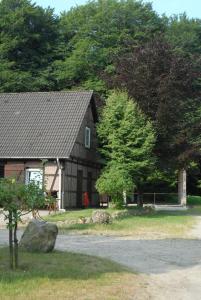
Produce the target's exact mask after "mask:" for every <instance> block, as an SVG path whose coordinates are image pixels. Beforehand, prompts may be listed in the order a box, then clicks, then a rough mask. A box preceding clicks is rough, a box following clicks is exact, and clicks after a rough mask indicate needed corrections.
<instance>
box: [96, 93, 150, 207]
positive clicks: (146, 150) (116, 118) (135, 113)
mask: <svg viewBox="0 0 201 300" xmlns="http://www.w3.org/2000/svg"><path fill="white" fill-rule="evenodd" d="M97 131H98V136H99V138H100V141H101V142H102V149H101V152H102V154H103V155H104V157H105V159H106V170H105V172H107V168H109V170H110V174H111V173H112V171H111V166H113V168H114V166H115V167H116V171H115V172H117V170H118V169H123V170H124V172H126V173H125V174H124V175H123V176H122V178H125V177H126V176H127V178H131V179H132V182H133V186H135V187H136V188H137V190H138V193H139V194H140V195H141V194H142V189H143V184H144V182H145V181H146V180H147V178H148V176H149V174H150V172H152V170H153V168H154V164H155V159H154V156H153V152H152V151H153V147H154V143H155V131H154V129H153V126H152V124H151V122H150V121H149V120H148V119H147V118H146V117H145V116H144V114H143V113H142V112H141V110H140V109H139V107H138V105H137V104H136V103H135V102H134V101H133V100H132V99H130V98H129V97H128V95H127V93H126V92H120V91H114V92H112V93H111V95H110V96H109V98H108V99H107V101H106V105H105V107H104V109H103V111H102V116H101V121H100V124H99V125H98V128H97ZM105 172H104V173H103V177H105ZM120 174H122V172H121V173H120ZM122 181H123V180H122ZM129 186H130V184H129ZM140 205H142V201H141V199H140Z"/></svg>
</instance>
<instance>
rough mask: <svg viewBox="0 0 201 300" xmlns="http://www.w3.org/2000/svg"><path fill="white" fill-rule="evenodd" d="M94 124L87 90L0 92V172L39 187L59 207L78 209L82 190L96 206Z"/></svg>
mask: <svg viewBox="0 0 201 300" xmlns="http://www.w3.org/2000/svg"><path fill="white" fill-rule="evenodd" d="M96 122H97V109H96V105H95V100H94V95H93V92H92V91H89V92H88V91H87V92H33V93H2V94H0V176H1V177H8V176H15V177H17V179H18V180H21V181H24V182H27V183H28V182H30V181H32V180H34V181H37V182H38V183H39V184H40V185H41V186H42V185H45V187H46V190H47V191H48V192H51V193H52V194H53V195H56V196H57V198H58V204H59V208H64V209H67V208H71V207H82V205H83V195H84V193H85V192H88V196H89V202H90V205H91V206H96V205H98V204H99V197H98V193H97V191H96V189H95V182H96V180H97V177H98V175H99V172H100V168H101V163H100V158H99V155H98V153H97V138H96Z"/></svg>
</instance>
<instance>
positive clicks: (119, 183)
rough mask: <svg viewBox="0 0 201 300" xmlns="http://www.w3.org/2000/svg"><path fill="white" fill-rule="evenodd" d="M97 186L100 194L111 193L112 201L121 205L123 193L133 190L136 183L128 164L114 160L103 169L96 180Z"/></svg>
mask: <svg viewBox="0 0 201 300" xmlns="http://www.w3.org/2000/svg"><path fill="white" fill-rule="evenodd" d="M96 188H97V190H98V192H99V193H100V194H107V195H110V196H111V198H112V202H114V203H115V204H116V205H119V206H121V205H122V204H123V193H124V192H131V191H133V189H134V184H133V180H132V178H131V177H130V175H129V173H128V171H127V170H126V166H125V167H124V166H123V165H118V164H115V163H114V162H112V163H111V164H109V165H108V166H107V167H106V168H105V169H104V170H103V172H102V174H101V176H100V177H99V179H98V180H97V182H96Z"/></svg>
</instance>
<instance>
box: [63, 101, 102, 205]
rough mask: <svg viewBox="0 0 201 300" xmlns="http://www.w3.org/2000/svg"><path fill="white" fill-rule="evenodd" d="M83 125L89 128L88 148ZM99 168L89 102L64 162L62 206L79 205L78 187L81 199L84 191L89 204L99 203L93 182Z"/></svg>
mask: <svg viewBox="0 0 201 300" xmlns="http://www.w3.org/2000/svg"><path fill="white" fill-rule="evenodd" d="M85 127H89V128H90V129H91V147H90V149H88V148H85ZM100 168H101V165H100V157H99V154H98V152H97V135H96V126H95V122H94V118H93V114H92V107H91V104H90V105H89V107H88V109H87V112H86V115H85V118H84V120H83V122H82V125H81V128H80V130H79V134H78V137H77V139H76V142H75V145H74V147H73V149H72V152H71V156H70V159H69V160H68V161H66V162H65V163H64V170H63V176H64V178H63V180H64V183H63V186H64V203H63V206H64V208H69V207H79V206H80V200H79V199H78V198H79V195H78V193H79V192H78V189H79V190H80V189H81V192H82V201H83V198H84V193H85V192H88V195H89V198H90V199H89V200H90V205H91V206H97V205H98V204H99V196H98V193H97V191H96V189H95V183H96V180H97V178H98V176H99V173H100ZM80 172H82V183H81V184H80V182H79V179H78V177H79V175H78V174H80ZM78 185H79V188H78ZM90 186H91V187H90Z"/></svg>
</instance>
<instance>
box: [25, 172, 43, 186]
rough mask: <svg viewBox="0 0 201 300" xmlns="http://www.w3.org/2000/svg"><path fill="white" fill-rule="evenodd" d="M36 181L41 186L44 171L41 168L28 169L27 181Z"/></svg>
mask: <svg viewBox="0 0 201 300" xmlns="http://www.w3.org/2000/svg"><path fill="white" fill-rule="evenodd" d="M31 182H34V183H35V184H37V185H38V186H39V187H40V188H42V184H43V171H42V170H41V169H27V170H26V183H27V184H28V183H31Z"/></svg>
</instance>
